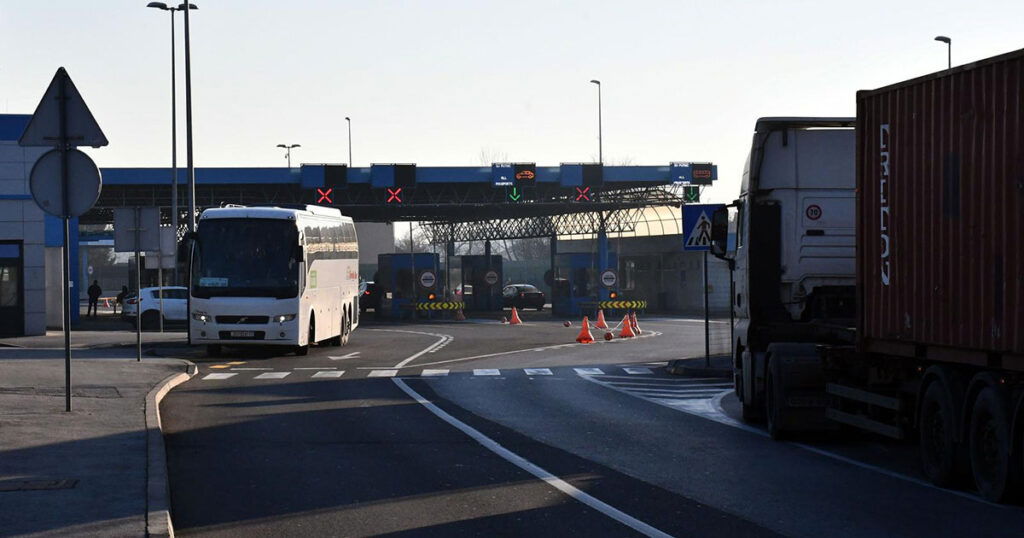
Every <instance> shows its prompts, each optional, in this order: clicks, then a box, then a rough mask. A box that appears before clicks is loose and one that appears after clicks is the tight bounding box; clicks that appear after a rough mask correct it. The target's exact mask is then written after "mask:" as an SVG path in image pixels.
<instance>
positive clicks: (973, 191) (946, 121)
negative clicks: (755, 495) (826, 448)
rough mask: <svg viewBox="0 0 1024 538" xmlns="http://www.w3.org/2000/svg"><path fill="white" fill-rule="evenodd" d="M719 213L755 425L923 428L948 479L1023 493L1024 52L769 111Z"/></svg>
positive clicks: (924, 464) (739, 366)
mask: <svg viewBox="0 0 1024 538" xmlns="http://www.w3.org/2000/svg"><path fill="white" fill-rule="evenodd" d="M713 220H714V226H713V242H712V252H713V253H714V254H715V255H716V256H718V257H720V258H723V259H726V260H727V261H728V262H729V263H730V266H731V267H732V268H733V280H734V287H735V293H734V295H733V297H732V300H733V307H734V309H735V312H736V322H735V326H734V334H735V335H736V336H735V342H734V346H735V350H736V351H735V356H734V372H735V387H736V394H737V396H738V398H739V400H740V402H741V403H742V410H743V411H742V412H743V418H744V420H747V421H760V420H763V421H764V422H766V426H767V430H768V432H769V434H770V435H771V436H772V437H773V438H776V439H780V438H785V437H792V436H796V435H799V434H800V433H801V432H807V431H821V430H830V429H838V428H841V427H847V428H848V427H853V428H858V429H862V430H867V431H870V432H873V433H874V434H878V435H884V436H887V437H892V438H897V439H908V440H912V441H916V442H918V444H919V454H920V462H921V468H922V472H923V474H924V475H925V476H926V477H927V478H928V479H929V480H931V481H932V482H933V483H935V484H937V485H941V486H945V487H956V486H960V485H969V484H971V483H973V485H974V486H975V487H976V489H977V491H978V493H979V494H980V495H981V496H983V497H984V498H985V499H988V500H991V501H1004V500H1006V499H1008V498H1009V497H1011V496H1013V495H1015V494H1019V493H1021V485H1020V484H1021V478H1022V477H1021V473H1022V469H1024V50H1020V51H1016V52H1012V53H1009V54H1005V55H1002V56H998V57H994V58H989V59H986V60H982V61H978V62H974V63H971V64H968V65H964V66H961V67H957V68H953V69H950V70H947V71H943V72H940V73H935V74H932V75H927V76H923V77H920V78H916V79H912V80H908V81H905V82H901V83H898V84H893V85H890V86H886V87H883V88H879V89H876V90H871V91H861V92H858V94H857V117H856V118H762V119H760V120H758V122H757V124H756V126H755V133H754V141H753V146H752V148H751V152H750V156H749V159H748V161H747V166H746V168H745V171H744V175H743V183H742V188H741V192H740V196H739V198H738V199H737V200H736V201H735V202H733V203H732V204H729V205H728V206H727V207H726V208H724V209H723V210H721V211H719V212H718V213H716V214H715V216H714V219H713Z"/></svg>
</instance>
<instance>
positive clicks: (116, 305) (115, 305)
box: [114, 286, 128, 316]
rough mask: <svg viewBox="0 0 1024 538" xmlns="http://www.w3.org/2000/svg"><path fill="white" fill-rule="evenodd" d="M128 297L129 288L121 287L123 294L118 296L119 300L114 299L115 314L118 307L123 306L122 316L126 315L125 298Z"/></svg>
mask: <svg viewBox="0 0 1024 538" xmlns="http://www.w3.org/2000/svg"><path fill="white" fill-rule="evenodd" d="M127 296H128V286H121V293H118V294H117V298H116V299H114V313H115V314H116V313H117V307H118V305H120V306H121V315H122V316H123V315H124V298H125V297H127Z"/></svg>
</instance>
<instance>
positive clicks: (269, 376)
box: [256, 372, 291, 379]
mask: <svg viewBox="0 0 1024 538" xmlns="http://www.w3.org/2000/svg"><path fill="white" fill-rule="evenodd" d="M290 373H291V372H264V373H262V374H260V375H258V376H256V379H284V378H285V377H287V376H288V374H290Z"/></svg>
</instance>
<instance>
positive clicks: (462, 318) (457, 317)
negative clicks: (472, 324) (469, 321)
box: [455, 308, 466, 321]
mask: <svg viewBox="0 0 1024 538" xmlns="http://www.w3.org/2000/svg"><path fill="white" fill-rule="evenodd" d="M455 321H466V315H465V314H463V313H462V309H461V308H460V309H458V310H456V311H455Z"/></svg>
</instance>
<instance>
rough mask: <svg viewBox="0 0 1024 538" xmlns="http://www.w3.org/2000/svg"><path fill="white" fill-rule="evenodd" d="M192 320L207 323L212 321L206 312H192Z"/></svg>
mask: <svg viewBox="0 0 1024 538" xmlns="http://www.w3.org/2000/svg"><path fill="white" fill-rule="evenodd" d="M192 319H194V320H196V321H202V322H203V323H206V322H207V321H210V315H209V314H207V313H206V312H192Z"/></svg>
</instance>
